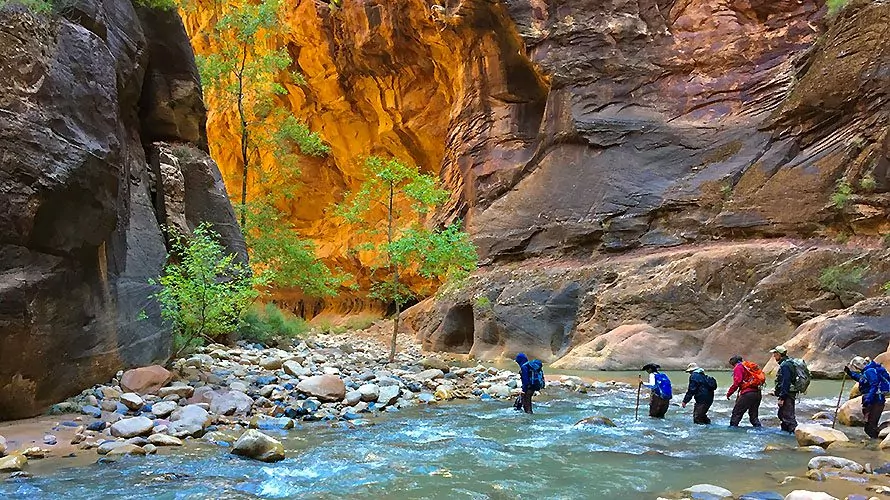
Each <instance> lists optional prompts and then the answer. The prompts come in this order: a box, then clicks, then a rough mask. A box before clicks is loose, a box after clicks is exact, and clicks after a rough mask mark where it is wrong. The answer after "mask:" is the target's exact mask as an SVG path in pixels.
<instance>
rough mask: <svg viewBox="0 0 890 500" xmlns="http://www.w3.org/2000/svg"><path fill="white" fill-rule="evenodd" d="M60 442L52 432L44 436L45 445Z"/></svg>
mask: <svg viewBox="0 0 890 500" xmlns="http://www.w3.org/2000/svg"><path fill="white" fill-rule="evenodd" d="M58 442H59V440H58V439H57V438H56V436H53V435H52V434H47V435H46V436H43V444H45V445H49V446H53V445H55V444H56V443H58Z"/></svg>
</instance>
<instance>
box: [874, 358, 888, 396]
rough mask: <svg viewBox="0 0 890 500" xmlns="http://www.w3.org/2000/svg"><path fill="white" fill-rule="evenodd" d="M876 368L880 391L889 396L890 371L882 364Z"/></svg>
mask: <svg viewBox="0 0 890 500" xmlns="http://www.w3.org/2000/svg"><path fill="white" fill-rule="evenodd" d="M874 370H875V371H876V372H878V380H879V382H878V392H880V393H881V394H883V395H885V396H887V395H888V394H890V373H887V369H886V368H884V367H883V366H881V365H878V366H877V368H875V369H874Z"/></svg>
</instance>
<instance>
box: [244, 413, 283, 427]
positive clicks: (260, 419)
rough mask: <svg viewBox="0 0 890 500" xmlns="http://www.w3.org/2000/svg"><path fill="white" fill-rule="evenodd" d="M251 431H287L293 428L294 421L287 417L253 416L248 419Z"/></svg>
mask: <svg viewBox="0 0 890 500" xmlns="http://www.w3.org/2000/svg"><path fill="white" fill-rule="evenodd" d="M249 426H250V428H251V429H260V430H288V429H293V428H294V421H293V420H291V419H290V418H288V417H269V416H266V415H254V416H253V418H251V419H250V423H249Z"/></svg>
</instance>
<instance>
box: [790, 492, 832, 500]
mask: <svg viewBox="0 0 890 500" xmlns="http://www.w3.org/2000/svg"><path fill="white" fill-rule="evenodd" d="M785 500H838V498H837V497H833V496H831V495H829V494H828V493H823V492H821V491H807V490H794V491H792V492H791V493H789V494H787V495H785Z"/></svg>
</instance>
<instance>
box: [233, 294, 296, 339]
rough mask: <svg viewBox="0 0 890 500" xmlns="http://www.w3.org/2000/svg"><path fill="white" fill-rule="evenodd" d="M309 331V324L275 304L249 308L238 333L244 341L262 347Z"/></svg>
mask: <svg viewBox="0 0 890 500" xmlns="http://www.w3.org/2000/svg"><path fill="white" fill-rule="evenodd" d="M308 331H309V324H308V323H307V322H306V321H305V320H303V318H299V317H297V316H296V315H294V314H291V313H290V312H288V311H282V310H281V309H279V308H278V306H276V305H275V304H271V303H270V304H266V305H265V306H263V307H261V306H254V307H251V308H250V309H249V310H248V311H247V313H246V314H245V315H244V321H243V322H242V324H241V327H240V328H239V329H238V333H239V334H240V336H241V338H242V339H244V340H249V341H251V342H257V343H260V344H263V345H267V346H268V345H271V344H274V343H276V340H277V339H282V340H290V339H294V338H298V337H300V336H302V335H303V334H305V333H306V332H308Z"/></svg>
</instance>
